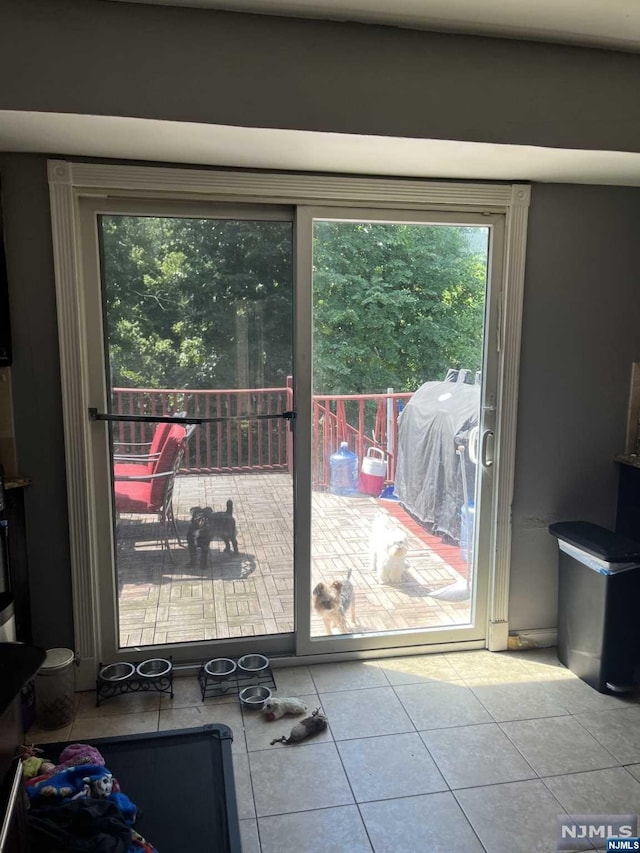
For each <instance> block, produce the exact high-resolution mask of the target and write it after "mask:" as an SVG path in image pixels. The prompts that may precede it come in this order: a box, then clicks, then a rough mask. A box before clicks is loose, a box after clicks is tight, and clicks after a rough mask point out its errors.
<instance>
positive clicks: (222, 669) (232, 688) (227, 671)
mask: <svg viewBox="0 0 640 853" xmlns="http://www.w3.org/2000/svg"><path fill="white" fill-rule="evenodd" d="M198 682H199V683H200V692H201V693H202V700H203V701H204V700H205V699H211V698H212V697H215V696H224V695H226V694H231V695H238V694H239V693H240V691H241V690H242V689H243V688H246V687H259V686H261V687H266V688H269V689H274V690H275V687H276V682H275V679H274V677H273V672H272V670H271V664H270V663H269V658H267V657H265V656H264V655H258V654H249V655H243V656H242V657H241V658H239V660H238V661H237V662H236V661H234V660H231V659H230V658H213V660H209V661H206V663H203V664H202V666H201V667H200V672H199V673H198ZM269 695H270V694H269ZM265 698H268V697H265ZM262 701H264V699H263V700H262ZM247 707H249V706H248V705H247Z"/></svg>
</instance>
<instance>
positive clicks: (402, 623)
mask: <svg viewBox="0 0 640 853" xmlns="http://www.w3.org/2000/svg"><path fill="white" fill-rule="evenodd" d="M229 498H231V499H232V500H233V502H234V516H235V518H236V522H237V528H238V546H239V554H238V555H234V554H233V553H231V554H229V553H225V552H224V550H223V549H224V545H223V543H222V542H212V544H211V549H210V553H209V557H208V560H207V561H206V564H201V563H200V561H198V562H197V565H196V566H190V565H189V555H188V552H187V550H186V548H181V547H179V546H178V543H177V541H176V539H175V538H173V539H170V554H169V553H167V551H166V550H164V549H162V547H161V544H160V539H159V537H160V525H159V523H158V521H157V520H156V519H155V518H154V517H153V516H138V517H136V516H133V515H124V514H123V515H122V516H121V518H120V519H119V521H118V525H117V540H116V546H117V547H116V553H117V574H118V594H119V607H120V642H121V645H122V646H123V647H131V646H140V645H143V646H152V645H154V644H160V643H163V644H164V643H178V642H189V641H197V640H212V639H223V638H228V637H241V636H251V635H256V636H257V635H264V634H278V633H283V632H291V631H293V630H294V625H293V586H294V578H293V495H292V482H291V477H290V476H289V475H288V474H283V473H263V474H234V475H211V476H193V475H191V476H181V477H178V478H177V479H176V486H175V491H174V509H175V515H176V519H177V525H178V532H179V533H180V535H181V537H182V539H183V541H184V537H185V535H186V531H187V528H188V525H189V519H190V508H191V507H193V506H210V507H213V509H215V510H222V509H224V507H225V504H226V501H227V499H229ZM381 508H382V509H384V510H385V511H390V512H392V513H393V514H394V515H395V516H396V519H397V520H398V521H400V522H401V523H403V524H404V526H405V527H406V528H407V533H408V537H409V545H410V550H409V555H408V563H409V569H408V571H407V572H406V574H405V578H404V579H403V581H402V583H400V584H398V585H396V586H390V585H381V584H379V583H378V582H377V580H376V578H375V576H374V575H373V573H372V571H371V570H370V568H369V565H368V563H369V557H368V532H369V528H370V524H371V519H372V517H373V516H374V515H375V513H376V512H377V511H378V510H379V509H381ZM349 568H351V569H352V570H353V574H352V580H353V583H354V587H355V591H356V617H357V622H356V624H355V625H354V632H357V633H366V632H379V631H397V630H402V629H405V630H406V629H410V628H437V627H438V626H442V627H446V626H451V625H460V624H467V623H468V621H469V603H468V602H445V601H442V600H438V599H436V598H433V597H432V596H431V595H430V594H429V593H430V592H434V591H436V590H438V589H441V588H442V587H445V586H448V585H449V584H451V583H452V582H453V581H456V580H459V579H460V574H459V573H458V572H464V563H463V561H462V560H461V558H460V556H459V553H458V549H457V548H455V547H453V546H443V545H442V544H441V543H439V540H436V539H435V538H434V537H429V536H428V535H427V534H425V533H424V531H423V530H422V528H421V527H420V526H419V525H418V524H416V523H415V522H414V521H413V520H412V519H411V518H410V516H409V515H408V514H407V513H405V512H404V511H403V510H402V509H401V508H400V507H399V505H398V504H397V503H389V502H385V501H379V500H378V499H376V498H372V497H367V496H364V495H362V496H356V497H338V496H335V495H332V494H330V493H328V492H314V495H313V522H312V582H313V584H315V583H317V582H318V581H320V580H324V581H332V580H334V579H336V578H339V577H341V576H342V575H344V573H345V572H346V571H347V570H348V569H349ZM312 633H313V635H314V636H318V635H322V634H323V633H324V629H323V626H322V622H321V620H319V619H318V618H317V617H315V614H314V618H313V619H312Z"/></svg>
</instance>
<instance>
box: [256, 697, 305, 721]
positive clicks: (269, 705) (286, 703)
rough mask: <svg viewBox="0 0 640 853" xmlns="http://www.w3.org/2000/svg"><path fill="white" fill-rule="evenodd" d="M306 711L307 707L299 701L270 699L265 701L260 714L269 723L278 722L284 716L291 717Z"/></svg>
mask: <svg viewBox="0 0 640 853" xmlns="http://www.w3.org/2000/svg"><path fill="white" fill-rule="evenodd" d="M306 710H307V706H306V705H305V704H304V702H301V701H300V700H299V699H275V698H271V699H267V701H266V702H265V703H264V705H263V707H262V713H263V714H264V715H265V717H266V718H267V720H269V721H272V720H279V719H280V717H284V715H285V714H293V716H297V715H298V714H304V713H305V712H306Z"/></svg>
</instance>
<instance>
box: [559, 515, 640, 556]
mask: <svg viewBox="0 0 640 853" xmlns="http://www.w3.org/2000/svg"><path fill="white" fill-rule="evenodd" d="M549 533H550V534H551V535H552V536H555V537H556V539H561V540H562V541H563V542H568V543H569V544H570V545H573V546H574V547H576V548H581V549H582V550H583V551H586V552H587V554H591V555H592V556H594V557H598V558H599V559H600V560H604V561H605V562H607V563H632V562H638V563H640V542H636V541H635V540H633V539H628V538H627V537H626V536H621V535H620V534H619V533H615V532H614V531H613V530H607V528H606V527H600V525H599V524H591V522H589V521H561V522H558V523H556V524H551V525H550V526H549Z"/></svg>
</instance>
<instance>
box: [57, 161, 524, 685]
mask: <svg viewBox="0 0 640 853" xmlns="http://www.w3.org/2000/svg"><path fill="white" fill-rule="evenodd" d="M48 175H49V191H50V200H51V219H52V236H53V252H54V269H55V280H56V296H57V313H58V334H59V342H60V343H59V346H60V362H61V382H62V403H63V416H64V427H65V451H66V472H67V494H68V509H69V535H70V543H71V575H72V589H73V612H74V628H75V645H76V651H77V654H78V656H79V658H80V663H81V667H80V672H79V686H81V687H85V688H86V687H90V686H91V685H92V683H93V681H94V679H95V673H96V666H97V664H98V662H99V655H100V625H99V608H98V607H97V588H98V583H97V566H96V561H95V560H94V559H93V554H94V553H95V541H94V540H95V534H94V531H95V523H96V514H95V513H94V511H93V495H92V490H91V488H90V483H91V476H92V474H91V464H92V463H91V454H90V441H89V421H88V418H87V409H88V406H89V405H90V403H89V400H88V383H87V354H86V351H85V346H84V339H83V335H82V322H83V320H82V317H83V313H84V312H83V302H84V297H83V287H82V281H81V272H80V265H79V263H78V257H79V245H80V244H79V217H78V202H79V200H80V199H81V198H82V197H86V196H102V195H104V196H107V195H108V196H123V197H127V196H128V197H140V196H143V197H147V198H172V199H180V198H182V199H185V200H186V199H201V200H215V201H234V200H235V201H243V202H249V201H252V202H261V203H265V202H269V203H276V204H311V205H313V204H321V203H325V204H326V203H327V202H330V203H331V204H343V205H346V206H352V207H353V206H363V205H368V206H370V207H375V206H379V207H385V208H393V207H398V208H404V209H407V208H412V207H415V208H423V207H429V208H431V209H435V208H441V209H442V210H454V211H455V210H459V211H474V212H482V211H487V212H491V213H504V214H505V217H506V241H505V259H504V260H505V263H504V268H505V282H504V295H503V307H502V316H501V322H500V333H499V334H500V339H501V340H500V346H501V355H500V383H499V385H500V392H499V393H500V399H499V401H498V411H497V419H496V440H497V441H496V446H497V447H499V448H500V451H499V454H500V456H499V458H500V465H499V470H498V471H497V472H496V474H497V496H498V497H497V500H496V503H495V519H494V520H495V530H496V538H495V552H494V555H493V565H492V571H491V593H490V597H489V625H488V633H487V636H488V645H489V648H491V649H492V650H498V649H506V648H507V637H508V604H509V571H510V557H511V503H512V497H513V479H514V464H515V440H516V417H517V402H518V377H519V362H520V338H521V320H522V300H523V290H524V266H525V251H526V229H527V217H528V208H529V199H530V189H529V187H528V186H527V185H523V184H481V183H478V184H474V183H449V182H446V181H437V182H436V181H422V180H403V179H397V180H396V179H389V178H384V179H383V178H350V177H340V176H335V175H326V176H322V175H308V174H302V173H300V174H277V173H250V172H242V171H237V172H234V171H216V170H213V169H212V170H204V169H191V168H166V167H155V166H123V165H112V164H100V163H75V162H71V161H65V160H50V161H49V163H48Z"/></svg>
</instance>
